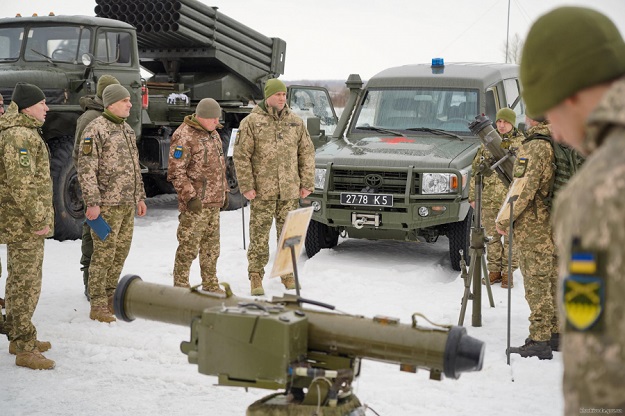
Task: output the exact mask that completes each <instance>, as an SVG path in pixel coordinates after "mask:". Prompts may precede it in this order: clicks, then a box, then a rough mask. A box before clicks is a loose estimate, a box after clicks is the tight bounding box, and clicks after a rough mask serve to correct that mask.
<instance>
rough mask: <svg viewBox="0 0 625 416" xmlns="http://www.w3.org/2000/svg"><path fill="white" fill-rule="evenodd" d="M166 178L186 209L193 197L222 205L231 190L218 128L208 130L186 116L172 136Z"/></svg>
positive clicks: (204, 201) (182, 207) (210, 204)
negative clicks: (229, 189) (216, 129)
mask: <svg viewBox="0 0 625 416" xmlns="http://www.w3.org/2000/svg"><path fill="white" fill-rule="evenodd" d="M167 180H168V181H170V182H171V183H172V184H173V185H174V188H175V189H176V192H177V193H178V209H179V210H180V212H185V211H186V210H187V202H189V200H190V199H191V198H196V197H197V198H199V199H200V200H201V201H202V206H204V207H221V206H223V205H224V203H225V198H226V196H225V194H226V192H228V181H227V180H226V161H225V159H224V152H223V147H222V144H221V137H220V136H219V133H217V131H212V132H208V131H206V130H205V129H204V128H203V127H202V126H201V125H200V124H199V123H198V122H197V121H196V120H195V119H194V118H193V116H187V117H185V119H184V123H182V124H181V125H180V127H178V128H177V129H176V131H175V132H174V134H173V136H172V138H171V145H170V148H169V167H168V168H167Z"/></svg>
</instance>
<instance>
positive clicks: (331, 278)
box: [0, 201, 563, 416]
mask: <svg viewBox="0 0 625 416" xmlns="http://www.w3.org/2000/svg"><path fill="white" fill-rule="evenodd" d="M177 215H178V212H177V210H176V207H175V204H174V203H167V202H165V203H162V201H161V203H159V204H156V205H153V204H151V205H149V207H148V214H147V216H146V217H144V218H137V219H136V225H135V232H134V240H133V244H132V248H131V251H130V255H129V257H128V260H127V261H126V266H125V268H124V274H126V273H133V274H137V275H139V276H141V278H142V279H143V280H145V281H148V282H154V283H160V284H165V285H170V284H172V267H173V262H174V254H175V250H176V247H177V241H176V227H177V224H178V220H177ZM245 215H246V217H245V219H246V223H247V220H248V219H249V210H248V209H247V208H246V209H245ZM246 241H247V242H249V237H246ZM271 241H272V243H273V241H275V236H273V234H272V240H271ZM272 245H275V244H272ZM447 245H448V241H447V239H446V238H444V237H443V238H441V239H439V241H438V242H437V243H435V244H425V243H423V244H416V243H404V242H383V241H382V242H374V241H365V240H350V239H344V240H340V242H339V245H338V246H337V247H336V248H335V249H332V250H322V251H321V252H320V253H319V254H318V255H316V256H315V257H313V258H312V259H308V258H307V257H306V254H302V256H301V257H300V260H299V272H300V278H301V284H302V292H301V294H302V296H304V297H307V298H310V299H315V300H319V301H323V302H326V303H330V304H332V305H335V306H336V307H337V309H339V310H342V311H346V312H349V313H353V314H361V315H365V316H368V317H372V316H374V315H387V316H393V317H397V318H400V319H401V322H403V323H410V316H411V315H412V313H414V312H421V313H423V314H425V315H426V316H427V317H428V318H429V319H430V320H432V321H433V322H437V323H444V324H456V323H457V321H458V315H459V312H460V300H461V296H462V293H463V290H464V284H463V281H462V279H461V278H460V277H459V273H457V272H454V271H453V270H451V267H450V264H449V259H448V253H447ZM274 249H275V247H273V246H272V259H271V260H273V252H274ZM0 256H1V257H2V260H3V261H2V264H3V273H2V274H3V278H2V279H1V280H0V293H3V292H4V284H5V282H6V280H5V278H6V246H0ZM79 260H80V241H65V242H58V241H54V240H47V241H46V251H45V260H44V277H43V279H44V281H43V289H42V295H41V299H40V301H39V306H38V308H37V311H36V313H35V316H34V322H35V325H36V326H37V329H38V332H39V338H40V339H42V340H49V341H51V342H52V345H53V348H52V349H51V350H50V351H48V352H47V353H45V355H46V356H47V357H48V358H50V359H53V360H55V361H56V368H55V369H54V370H52V371H33V370H29V369H25V368H20V367H17V366H15V364H14V361H15V358H14V356H12V355H9V353H8V342H7V340H6V338H4V337H2V339H0V350H1V351H3V352H1V353H0V368H1V369H2V370H1V372H0V374H1V377H0V380H1V382H0V414H2V415H3V416H14V415H28V416H30V415H150V416H153V415H185V416H188V415H218V416H228V415H232V416H234V415H238V416H240V415H244V414H245V409H246V407H247V406H248V405H249V404H251V403H252V402H254V401H255V400H257V399H259V398H261V397H263V396H266V395H268V394H270V393H272V391H269V390H260V389H250V390H249V391H247V392H246V391H245V390H244V389H242V388H235V387H220V386H216V385H215V383H216V381H217V380H216V378H215V377H211V376H205V375H201V374H199V373H198V372H197V366H195V365H190V364H188V362H187V357H186V356H185V355H184V354H182V353H181V352H180V347H179V345H180V342H181V341H185V340H188V338H189V329H188V328H186V327H182V326H176V325H168V324H164V323H160V322H152V321H145V320H141V319H137V320H136V321H134V322H131V323H126V322H120V321H118V322H116V323H113V324H102V323H98V322H95V321H91V320H90V319H89V303H88V302H87V300H86V298H85V296H84V295H83V284H82V273H81V272H80V270H79V268H80V264H79ZM270 269H271V263H270V265H268V267H267V274H269V271H270ZM246 270H247V261H246V257H245V250H244V249H243V241H242V219H241V210H238V211H230V212H222V214H221V257H220V258H219V263H218V274H219V278H220V280H221V281H225V282H228V283H230V285H231V287H232V289H233V291H234V293H235V294H236V295H238V296H249V282H248V279H247V272H246ZM191 276H192V277H191V283H192V284H199V283H200V278H199V266H198V265H197V261H196V262H195V263H194V265H193V268H192V271H191ZM264 287H265V293H266V295H265V297H267V298H270V297H271V296H274V295H280V294H281V293H282V291H283V290H282V289H283V286H282V284H281V283H280V279H277V278H276V279H265V282H264ZM493 294H494V298H495V308H490V307H489V306H488V299H487V297H486V292H485V291H483V300H482V321H483V326H481V327H472V326H471V307H472V305H471V304H469V308H468V310H467V314H466V318H465V325H466V326H467V330H468V332H469V335H471V336H473V337H475V338H478V339H480V340H482V341H484V342H485V343H486V354H485V359H484V366H483V369H482V371H480V372H475V373H465V374H463V375H462V376H461V377H460V379H458V380H450V379H443V380H442V381H440V382H438V381H430V380H429V378H428V375H429V374H428V372H426V371H420V372H418V373H417V374H411V373H403V372H400V371H399V368H398V366H396V365H389V364H383V363H379V362H373V361H369V360H365V361H364V362H363V365H362V372H361V377H360V378H359V379H358V380H357V381H356V385H355V386H356V391H355V392H356V394H357V396H358V397H359V399H360V400H361V402H363V403H365V404H367V405H368V406H369V407H370V408H371V409H373V410H375V412H377V413H378V414H380V415H394V416H396V415H463V416H464V415H523V416H525V415H557V414H561V413H562V409H563V400H562V393H561V389H562V387H561V384H562V383H561V378H562V359H561V355H560V353H554V359H553V360H551V361H539V360H538V359H536V358H528V359H523V358H520V357H519V356H514V355H513V356H512V360H511V365H510V366H508V365H507V364H506V355H505V347H506V318H507V293H506V291H505V290H504V289H501V288H500V287H499V286H498V285H497V286H496V287H494V288H493ZM528 315H529V309H528V307H527V303H526V302H525V299H524V297H523V284H522V277H521V275H520V273H519V272H518V271H517V272H516V273H515V287H514V289H512V345H515V346H516V345H520V344H522V343H523V341H524V339H525V337H526V336H527V334H528V330H527V327H528V321H527V316H528ZM367 414H371V415H374V414H375V413H373V412H371V411H368V412H367Z"/></svg>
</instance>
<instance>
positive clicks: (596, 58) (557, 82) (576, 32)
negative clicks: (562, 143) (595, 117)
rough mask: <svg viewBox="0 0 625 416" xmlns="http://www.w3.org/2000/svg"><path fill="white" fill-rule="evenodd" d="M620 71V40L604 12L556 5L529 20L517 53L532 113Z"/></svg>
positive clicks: (623, 60)
mask: <svg viewBox="0 0 625 416" xmlns="http://www.w3.org/2000/svg"><path fill="white" fill-rule="evenodd" d="M623 74H625V42H624V41H623V37H622V36H621V34H620V33H619V31H618V29H617V28H616V26H615V25H614V23H613V22H612V21H611V20H610V19H609V18H608V17H607V16H605V15H603V14H601V13H599V12H597V11H595V10H592V9H587V8H583V7H560V8H557V9H555V10H553V11H551V12H549V13H547V14H545V15H543V16H541V17H540V18H538V20H537V21H536V22H535V23H534V24H533V25H532V27H531V29H530V31H529V33H528V34H527V39H526V40H525V45H524V46H523V52H522V55H521V68H520V76H521V84H522V87H523V99H524V101H525V104H526V105H527V114H528V115H529V116H530V117H532V118H538V117H540V116H542V115H543V114H544V113H545V111H547V110H550V109H551V108H553V107H555V106H556V105H558V104H559V103H560V102H562V101H563V100H564V99H566V98H568V97H570V96H571V95H573V94H575V93H576V92H578V91H580V90H583V89H585V88H588V87H591V86H594V85H597V84H601V83H603V82H607V81H611V80H613V79H616V78H618V77H619V76H621V75H623Z"/></svg>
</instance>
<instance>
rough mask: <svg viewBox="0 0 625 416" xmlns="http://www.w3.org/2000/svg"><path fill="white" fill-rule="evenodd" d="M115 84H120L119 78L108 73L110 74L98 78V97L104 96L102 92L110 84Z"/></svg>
mask: <svg viewBox="0 0 625 416" xmlns="http://www.w3.org/2000/svg"><path fill="white" fill-rule="evenodd" d="M113 84H119V81H118V80H117V78H115V77H114V76H113V75H108V74H104V75H102V76H101V77H100V79H98V85H97V87H96V96H97V97H98V98H102V93H103V92H104V89H105V88H106V87H108V86H109V85H113Z"/></svg>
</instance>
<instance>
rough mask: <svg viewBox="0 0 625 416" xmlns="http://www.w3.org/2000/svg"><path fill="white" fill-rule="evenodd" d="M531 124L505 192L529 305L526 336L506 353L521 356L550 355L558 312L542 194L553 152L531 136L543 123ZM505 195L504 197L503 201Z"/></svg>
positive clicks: (505, 219) (504, 215)
mask: <svg viewBox="0 0 625 416" xmlns="http://www.w3.org/2000/svg"><path fill="white" fill-rule="evenodd" d="M526 124H527V125H528V126H531V127H530V128H529V129H528V131H527V133H526V134H527V136H528V138H527V139H526V140H524V141H523V144H522V146H521V147H520V148H519V150H518V152H517V158H516V160H515V162H514V173H513V175H514V181H513V183H512V184H511V185H510V191H509V193H508V196H514V195H517V196H518V199H517V200H516V202H515V203H514V218H513V221H514V224H513V231H514V241H515V244H516V246H517V250H518V251H517V253H518V256H519V265H520V268H521V273H522V274H523V283H524V285H525V299H526V300H527V303H528V305H529V307H530V316H529V321H530V327H529V333H530V336H529V338H527V339H526V340H525V344H524V345H523V346H521V347H519V348H512V349H511V350H510V352H512V353H518V354H520V355H521V356H522V357H538V358H539V359H541V360H544V359H549V360H550V359H551V358H553V353H552V348H551V345H552V339H553V343H554V346H555V344H556V342H557V341H556V339H557V338H558V337H559V335H558V334H559V328H558V315H557V311H556V287H557V280H558V272H557V260H556V254H555V246H554V244H553V235H552V230H551V213H550V210H549V207H548V206H547V203H546V201H545V198H546V197H547V196H548V195H549V191H550V189H551V184H552V181H553V179H554V175H555V164H554V163H555V155H554V153H553V148H552V147H551V144H550V143H549V142H547V141H545V140H533V139H534V136H536V135H541V136H551V132H550V130H549V125H548V124H547V123H546V122H544V121H543V122H540V123H539V122H537V121H535V120H532V119H529V118H526ZM507 199H508V198H505V200H506V201H507ZM509 210H510V206H509V205H508V203H507V202H505V203H504V204H503V206H502V207H501V214H500V215H499V216H498V217H497V231H498V233H499V234H501V235H506V234H507V230H509V227H510V211H509Z"/></svg>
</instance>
